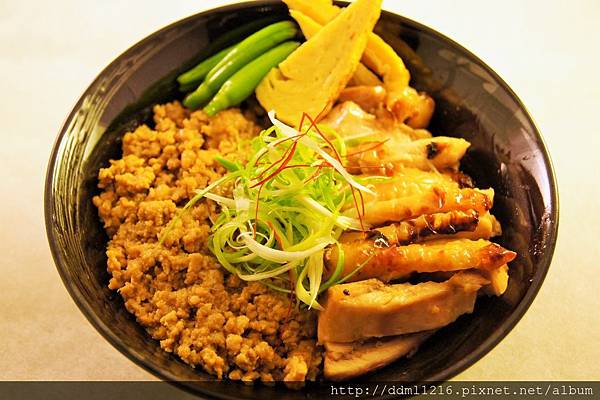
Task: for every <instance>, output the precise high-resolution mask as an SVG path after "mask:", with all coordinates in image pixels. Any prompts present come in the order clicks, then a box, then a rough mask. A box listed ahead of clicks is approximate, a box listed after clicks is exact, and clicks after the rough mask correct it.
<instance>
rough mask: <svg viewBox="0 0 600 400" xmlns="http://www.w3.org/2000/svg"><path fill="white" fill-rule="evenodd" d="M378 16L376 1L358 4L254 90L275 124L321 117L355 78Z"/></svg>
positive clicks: (295, 122)
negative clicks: (273, 117)
mask: <svg viewBox="0 0 600 400" xmlns="http://www.w3.org/2000/svg"><path fill="white" fill-rule="evenodd" d="M380 12H381V0H357V1H356V2H355V3H352V4H351V5H350V6H348V7H347V8H345V9H344V10H343V11H342V12H341V13H340V14H339V15H338V16H336V17H335V18H334V19H333V20H332V21H331V22H329V23H328V24H327V25H325V26H324V27H323V29H321V30H320V31H319V32H317V33H316V34H315V35H314V36H313V37H312V38H310V39H309V40H307V41H306V42H304V43H303V44H302V45H301V46H300V47H299V48H298V49H296V50H295V51H294V52H293V53H292V54H291V55H290V56H289V57H288V58H287V59H286V60H285V61H283V62H282V63H281V64H279V66H278V67H277V68H273V69H272V70H271V71H270V72H269V73H268V74H267V76H266V77H265V78H264V79H263V80H262V81H261V83H260V84H259V85H258V87H257V88H256V97H257V99H258V101H259V102H260V104H261V105H262V106H263V107H264V108H265V109H266V110H268V111H271V110H275V114H276V115H277V118H278V119H280V120H282V121H284V122H285V123H287V124H290V125H297V124H298V123H299V122H300V119H301V118H302V114H303V113H307V114H308V115H310V116H312V117H317V116H318V115H321V116H323V115H325V114H326V113H327V112H328V111H329V110H330V109H331V107H332V106H333V103H334V102H335V100H336V99H337V97H338V96H339V94H340V92H341V91H342V90H343V89H344V87H345V86H346V84H347V83H348V81H349V80H350V78H352V76H353V75H354V73H355V71H356V69H357V67H358V64H359V61H360V58H361V56H362V54H363V52H364V50H365V47H366V44H367V37H368V35H369V33H370V32H371V31H372V30H373V27H374V26H375V23H376V22H377V19H378V18H379V14H380Z"/></svg>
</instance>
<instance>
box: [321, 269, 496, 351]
mask: <svg viewBox="0 0 600 400" xmlns="http://www.w3.org/2000/svg"><path fill="white" fill-rule="evenodd" d="M487 283H489V281H488V280H487V279H485V278H484V277H483V276H481V275H480V274H478V273H476V272H471V271H463V272H459V273H457V274H455V275H454V276H452V278H450V279H449V280H447V281H446V282H442V283H437V282H425V283H419V284H417V285H412V284H410V283H400V284H396V285H386V284H384V283H383V282H381V281H379V280H377V279H369V280H365V281H359V282H353V283H346V284H341V285H335V286H332V287H331V288H329V289H328V290H327V293H326V295H325V299H324V301H323V303H322V304H323V306H324V310H323V311H321V312H319V322H318V340H319V343H328V342H340V343H348V342H355V341H358V340H362V339H366V338H372V337H383V336H393V335H402V334H407V333H413V332H421V331H425V330H430V329H437V328H441V327H443V326H445V325H448V324H449V323H451V322H453V321H454V320H456V319H457V318H458V317H459V316H460V315H462V314H465V313H471V312H473V306H474V304H475V299H476V298H477V291H478V290H479V288H481V287H482V286H483V285H485V284H487Z"/></svg>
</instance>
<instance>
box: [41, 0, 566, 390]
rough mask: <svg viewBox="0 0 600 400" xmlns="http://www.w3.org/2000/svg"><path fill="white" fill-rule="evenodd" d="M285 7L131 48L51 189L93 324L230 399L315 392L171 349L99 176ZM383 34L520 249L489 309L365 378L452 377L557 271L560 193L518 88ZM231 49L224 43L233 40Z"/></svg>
mask: <svg viewBox="0 0 600 400" xmlns="http://www.w3.org/2000/svg"><path fill="white" fill-rule="evenodd" d="M286 15H287V13H286V8H285V6H284V5H283V4H281V3H274V2H257V3H246V4H241V5H234V6H229V7H224V8H220V9H217V10H213V11H210V12H207V13H201V14H198V15H195V16H192V17H189V18H187V19H185V20H182V21H179V22H177V23H175V24H173V25H170V26H168V27H166V28H164V29H162V30H161V31H159V32H157V33H155V34H153V35H151V36H150V37H148V38H147V39H145V40H143V41H142V42H140V43H138V44H136V45H135V46H134V47H132V48H131V49H129V50H127V51H126V52H125V53H124V54H123V55H121V56H120V57H119V58H117V59H116V60H115V61H114V62H113V63H112V64H111V65H110V66H109V67H107V68H106V69H105V70H104V71H103V72H102V73H101V74H100V76H99V77H98V78H97V79H96V81H94V83H93V84H92V85H91V86H90V87H89V88H88V89H87V91H86V92H85V93H84V95H83V96H82V98H81V99H80V101H79V102H78V103H77V105H76V107H75V108H74V110H73V111H72V113H71V115H70V116H69V118H68V119H67V121H66V123H65V125H64V127H63V129H62V131H61V133H60V135H59V137H58V139H57V142H56V145H55V148H54V150H53V153H52V156H51V160H50V165H49V169H48V176H47V183H46V199H45V208H46V210H45V211H46V225H47V231H48V237H49V241H50V246H51V249H52V252H53V256H54V258H55V262H56V264H57V267H58V270H59V272H60V274H61V276H62V278H63V281H64V283H65V285H66V286H67V288H68V290H69V292H70V293H71V295H72V297H73V298H74V300H75V301H76V302H77V304H78V306H79V307H80V308H81V310H82V311H83V313H84V314H85V315H86V316H87V317H88V319H89V320H90V322H92V324H93V325H94V326H95V327H96V328H97V329H98V330H99V331H100V333H102V335H104V336H105V337H106V338H107V339H108V340H109V341H110V342H111V343H112V344H113V345H114V346H115V347H117V348H118V349H119V350H120V351H122V352H123V353H124V354H126V355H127V356H128V357H130V358H131V359H132V360H133V361H135V362H136V363H138V364H139V365H141V366H142V367H144V368H146V369H148V370H150V371H151V372H153V373H155V374H157V375H159V376H160V377H162V378H164V379H167V380H178V381H184V382H185V385H186V386H187V387H188V388H191V389H192V390H197V391H199V392H203V393H205V394H206V393H212V394H213V395H216V396H221V397H242V398H246V397H248V398H251V397H260V398H263V397H271V396H277V397H285V398H300V397H305V396H306V395H307V394H308V393H309V392H312V393H315V394H316V393H319V392H322V393H323V394H325V393H327V391H326V390H327V388H326V385H318V384H317V385H310V386H308V387H307V388H305V389H304V390H303V391H296V392H293V391H288V390H286V389H285V388H283V387H279V386H276V387H267V386H260V385H259V386H257V387H254V388H249V387H246V386H243V385H241V384H228V385H224V384H221V385H217V384H210V383H206V382H202V381H205V380H210V377H209V376H208V375H206V374H204V373H203V372H201V371H199V370H194V369H192V368H190V367H189V366H187V365H186V364H184V363H183V362H182V361H180V360H179V359H178V358H177V357H174V356H172V355H170V354H169V353H166V352H164V351H163V350H161V349H160V346H159V344H158V342H157V341H154V340H152V339H151V338H150V337H149V335H148V334H146V332H145V331H144V329H143V328H141V326H140V325H138V324H137V323H136V322H135V319H134V317H133V316H132V315H131V314H129V313H128V312H127V311H126V310H125V308H124V306H123V303H122V301H121V298H120V296H119V295H117V294H116V293H115V292H112V291H110V290H109V289H108V288H107V282H108V274H107V272H106V256H105V246H106V242H107V239H108V238H107V236H106V234H105V233H104V230H103V228H102V225H101V223H100V221H99V219H98V216H97V211H96V209H95V207H94V206H93V205H92V202H91V198H92V197H93V196H94V195H95V194H96V193H98V190H97V188H96V184H97V179H96V177H97V172H98V169H99V168H101V167H103V166H106V165H107V164H108V160H109V159H114V158H119V156H120V141H121V138H122V136H123V134H124V133H125V132H127V131H128V130H131V129H132V128H134V127H135V126H136V125H137V124H139V123H140V122H148V123H149V122H150V121H151V119H150V117H151V106H152V105H153V104H156V103H160V102H165V101H168V100H171V99H174V98H178V97H179V94H178V92H177V89H176V85H175V83H174V79H175V77H176V76H177V75H178V73H180V72H181V71H183V70H185V69H186V68H187V67H189V66H190V65H193V64H194V62H195V61H197V60H199V59H201V58H203V57H204V56H205V55H206V54H208V53H209V52H211V51H213V50H214V48H215V47H217V46H219V43H218V42H216V43H215V39H216V38H218V37H219V36H221V35H222V34H223V33H225V32H228V31H230V30H231V29H232V28H234V27H236V26H238V25H240V24H242V23H244V22H247V21H251V20H255V19H259V18H263V17H275V18H277V17H280V18H286ZM376 31H377V32H378V33H379V34H380V35H381V36H382V37H383V38H384V39H385V40H386V41H387V42H388V43H389V44H391V45H392V46H393V47H394V48H395V49H396V51H397V52H398V53H399V54H400V55H401V56H402V57H403V59H404V60H405V62H406V64H407V66H408V68H409V69H410V71H411V75H412V82H413V85H414V86H415V87H416V88H417V89H420V90H425V91H427V92H428V93H429V94H431V95H432V96H433V97H434V99H435V101H436V113H435V116H434V118H433V120H432V123H431V126H430V129H431V130H432V132H433V133H434V134H444V135H449V136H458V137H464V138H465V139H467V140H469V141H470V142H471V143H472V147H471V149H470V150H469V152H468V154H467V156H466V157H465V159H464V161H463V169H464V170H465V171H466V172H467V173H468V174H470V175H471V176H472V177H473V178H474V180H475V182H476V184H477V185H478V186H479V187H493V188H494V189H495V190H496V197H495V205H494V209H493V212H494V213H495V215H497V217H498V218H499V219H500V221H501V222H502V226H503V228H504V233H503V235H502V237H501V238H500V239H499V242H500V243H501V244H502V245H504V246H506V247H508V248H510V249H513V250H515V251H517V252H518V254H519V256H518V258H517V259H516V260H515V261H514V262H513V263H512V264H511V267H510V283H509V287H508V290H507V291H506V293H505V294H504V295H503V296H501V297H499V298H496V297H494V298H481V299H479V300H478V302H477V305H476V309H475V312H474V313H473V314H471V315H466V316H463V317H461V318H459V320H458V321H457V322H456V323H453V324H451V325H450V326H448V327H446V328H444V329H442V330H440V331H439V332H438V333H436V334H435V335H434V336H433V337H432V338H431V339H430V340H428V341H427V342H426V344H424V345H423V346H422V347H421V349H420V350H419V351H418V352H417V353H416V354H415V356H414V357H412V358H409V359H402V360H400V361H398V362H396V363H394V364H392V365H390V366H388V367H386V368H384V369H382V370H380V371H378V372H376V373H374V374H370V375H368V376H365V377H364V378H362V379H361V381H365V382H366V381H431V380H433V381H440V380H445V379H448V378H450V377H452V376H454V375H455V374H457V373H459V372H461V371H462V370H464V369H465V368H466V367H468V366H469V365H470V364H472V363H473V362H475V361H476V360H477V359H479V358H480V357H481V356H483V355H484V354H485V353H486V352H487V351H489V350H490V349H491V348H492V347H493V346H494V345H495V344H496V343H497V342H498V341H500V340H501V339H502V337H504V335H505V334H506V333H507V332H508V331H509V330H510V329H511V328H512V327H513V326H514V324H515V323H516V322H517V321H518V320H519V319H520V317H521V316H522V315H523V313H524V312H525V310H526V309H527V307H528V306H529V304H530V303H531V301H532V299H533V297H534V296H535V294H536V293H537V290H538V289H539V286H540V285H541V283H542V280H543V278H544V276H545V274H546V271H547V269H548V267H549V264H550V259H551V257H552V251H553V248H554V243H555V240H556V229H557V224H558V221H557V218H558V215H557V212H558V211H557V207H558V204H557V198H556V192H555V185H554V177H553V174H552V168H551V165H550V162H549V159H548V155H547V153H546V150H545V148H544V144H543V142H542V140H541V138H540V136H539V133H538V132H537V130H536V128H535V126H534V125H533V123H532V121H531V119H530V117H529V116H528V114H527V112H526V110H525V109H524V107H523V106H522V104H521V103H520V101H519V100H518V99H517V98H516V96H515V95H514V94H513V93H512V92H511V91H510V89H509V88H508V87H507V86H506V84H505V83H504V82H503V81H502V80H501V79H500V78H499V77H498V76H497V75H496V74H495V73H494V72H493V71H491V70H490V69H489V68H488V67H487V66H486V65H485V64H483V63H482V62H481V61H479V60H478V59H477V58H476V57H475V56H473V55H472V54H471V53H469V52H468V51H466V50H465V49H463V48H462V47H460V46H459V45H458V44H456V43H454V42H452V41H451V40H449V39H447V38H445V37H443V36H442V35H440V34H438V33H436V32H434V31H432V30H431V29H429V28H426V27H424V26H421V25H419V24H417V23H415V22H413V21H410V20H407V19H405V18H402V17H400V16H397V15H394V14H391V13H387V12H384V13H382V16H381V19H380V21H379V23H378V25H377V28H376ZM221 45H222V43H221Z"/></svg>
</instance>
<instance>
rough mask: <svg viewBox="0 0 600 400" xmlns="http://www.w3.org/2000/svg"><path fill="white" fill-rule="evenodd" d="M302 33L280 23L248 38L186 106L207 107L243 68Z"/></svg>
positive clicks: (220, 63) (207, 77)
mask: <svg viewBox="0 0 600 400" xmlns="http://www.w3.org/2000/svg"><path fill="white" fill-rule="evenodd" d="M298 33H299V31H298V28H297V27H296V25H295V24H294V23H293V22H292V21H281V22H276V23H274V24H271V25H269V26H266V27H264V28H263V29H261V30H259V31H258V32H256V33H254V34H252V35H250V36H248V37H247V38H246V39H244V40H242V41H241V42H240V43H238V44H237V45H235V46H234V47H233V49H231V51H230V52H229V53H227V55H226V56H225V57H224V58H223V59H222V60H221V61H220V62H219V63H218V64H217V65H215V67H214V68H213V69H211V70H210V72H209V73H208V75H206V79H205V80H204V82H202V84H201V85H200V86H199V87H198V89H196V90H195V91H194V92H192V93H190V94H189V95H188V96H187V97H186V98H185V99H184V101H183V104H184V105H185V106H186V107H188V108H191V109H196V108H199V107H201V106H203V105H205V104H206V103H207V102H208V101H209V100H210V99H211V97H213V96H214V94H215V93H217V92H218V91H219V89H220V88H221V86H223V84H224V83H225V81H226V80H227V79H229V77H231V76H232V75H233V74H235V73H236V72H237V71H239V70H240V69H241V68H242V67H243V66H244V65H246V64H248V63H249V62H250V61H252V60H253V59H255V58H256V57H258V56H259V55H261V54H263V53H264V52H265V51H267V50H270V49H272V48H273V47H275V46H277V45H278V44H280V43H282V42H285V41H286V40H289V39H292V38H293V37H295V36H296V35H298Z"/></svg>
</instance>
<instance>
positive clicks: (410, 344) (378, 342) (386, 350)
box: [323, 331, 434, 381]
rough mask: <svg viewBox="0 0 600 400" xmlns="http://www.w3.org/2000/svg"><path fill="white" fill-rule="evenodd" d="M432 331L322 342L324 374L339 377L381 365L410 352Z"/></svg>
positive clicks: (339, 378) (338, 379) (370, 369)
mask: <svg viewBox="0 0 600 400" xmlns="http://www.w3.org/2000/svg"><path fill="white" fill-rule="evenodd" d="M433 333H434V331H426V332H417V333H411V334H408V335H400V336H390V337H385V338H379V339H371V340H367V341H363V342H352V343H335V342H326V343H325V363H324V368H323V373H324V375H325V378H327V379H330V380H333V381H342V380H345V379H350V378H354V377H356V376H359V375H363V374H365V373H367V372H371V371H374V370H376V369H379V368H382V367H384V366H386V365H388V364H389V363H391V362H393V361H395V360H397V359H399V358H401V357H404V356H406V355H409V354H412V353H414V352H415V351H416V350H417V348H418V347H419V346H420V345H421V343H423V342H424V341H425V340H427V339H428V338H429V337H430V336H431V335H432V334H433Z"/></svg>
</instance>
